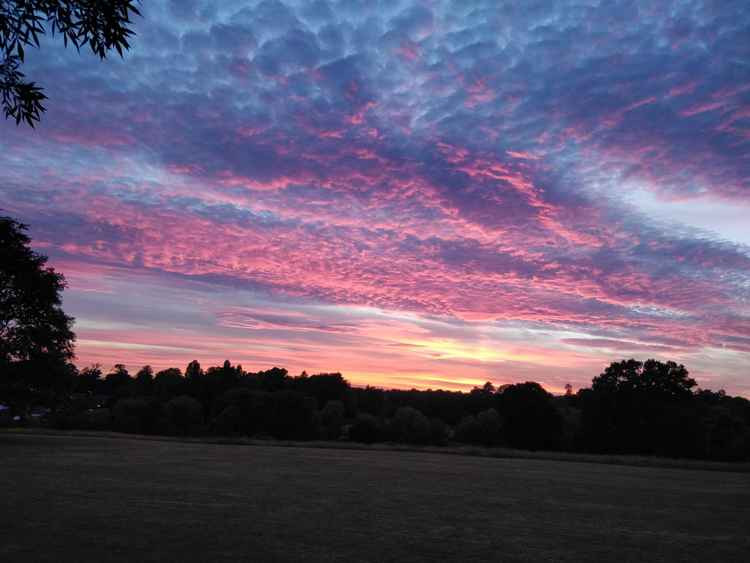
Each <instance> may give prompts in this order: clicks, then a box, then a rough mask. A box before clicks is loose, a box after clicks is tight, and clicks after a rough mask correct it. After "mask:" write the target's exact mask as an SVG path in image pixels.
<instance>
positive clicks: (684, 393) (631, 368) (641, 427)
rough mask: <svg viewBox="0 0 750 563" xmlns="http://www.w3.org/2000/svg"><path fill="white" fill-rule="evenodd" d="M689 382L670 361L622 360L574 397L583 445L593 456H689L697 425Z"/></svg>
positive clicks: (692, 383)
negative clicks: (598, 453) (578, 400)
mask: <svg viewBox="0 0 750 563" xmlns="http://www.w3.org/2000/svg"><path fill="white" fill-rule="evenodd" d="M695 386H696V382H695V380H693V379H692V378H690V377H689V374H688V371H687V369H685V367H684V366H682V365H678V364H676V363H675V362H664V363H663V362H659V361H656V360H647V361H646V362H640V361H637V360H633V359H630V360H623V361H620V362H613V363H612V364H610V365H609V366H608V367H607V368H606V369H605V370H604V372H602V373H601V374H600V375H598V376H597V377H595V378H594V379H593V381H592V386H591V389H590V390H585V391H583V392H581V393H580V397H581V405H582V426H583V433H584V436H585V443H586V445H587V447H588V448H589V449H592V450H594V451H603V452H606V451H614V452H621V453H641V454H660V455H694V452H695V451H696V450H697V448H698V447H699V444H698V443H697V439H696V436H697V435H698V434H699V426H700V424H701V422H700V420H699V418H698V416H697V414H698V413H697V410H696V409H695V407H694V397H693V393H692V389H693V387H695Z"/></svg>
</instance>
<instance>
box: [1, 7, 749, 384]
mask: <svg viewBox="0 0 750 563" xmlns="http://www.w3.org/2000/svg"><path fill="white" fill-rule="evenodd" d="M743 8H744V3H743V2H731V1H729V0H727V1H725V2H720V3H716V2H708V1H706V2H699V1H692V2H691V1H687V2H685V1H681V2H667V1H665V2H658V3H653V2H627V1H626V2H618V3H617V4H616V5H614V6H613V5H612V4H610V3H598V2H572V1H568V2H556V3H554V4H553V3H550V2H545V1H541V2H521V3H519V2H506V3H500V2H494V1H487V2H481V1H478V2H440V1H436V2H398V1H387V2H386V1H384V2H372V1H367V2H365V1H362V2H358V1H349V0H346V1H341V2H326V1H323V0H318V1H311V2H280V1H278V0H264V1H262V2H246V1H242V2H240V1H233V2H230V1H227V2H221V3H216V2H203V1H193V0H191V1H187V0H180V1H176V0H175V1H170V2H149V3H147V4H146V5H145V6H144V17H143V18H142V19H139V20H138V22H137V33H138V36H137V39H136V40H135V42H134V48H133V50H132V51H131V52H130V53H128V54H127V55H126V57H125V59H124V60H122V61H120V60H114V59H113V60H111V61H107V62H106V63H104V64H102V63H99V62H98V61H96V60H95V59H94V58H93V57H91V56H89V55H87V54H85V53H81V54H80V55H79V54H77V53H76V52H75V51H74V50H64V49H62V47H60V46H58V45H56V44H52V43H50V44H49V45H45V46H44V48H43V49H42V50H41V51H39V52H38V53H37V52H31V53H29V55H28V58H29V64H28V72H29V74H30V75H31V76H32V77H33V78H35V79H39V80H41V81H42V82H43V83H44V84H45V86H46V87H47V89H48V94H49V96H50V101H49V104H48V107H49V111H48V113H47V114H46V116H45V120H44V122H43V123H42V125H41V126H40V127H39V128H38V129H37V130H36V131H29V130H26V129H18V128H16V127H15V126H14V125H12V124H10V123H8V122H4V123H1V124H0V129H1V132H2V137H1V138H0V142H1V143H2V152H1V153H0V163H1V164H2V168H3V170H4V173H3V180H2V183H0V197H2V202H3V203H2V207H3V208H5V209H6V210H7V211H8V212H9V213H11V214H13V215H16V216H18V217H20V218H21V219H22V220H24V221H26V222H28V223H30V224H31V226H32V234H33V236H34V237H35V241H36V242H37V244H38V245H39V246H40V247H41V248H42V249H43V250H44V251H45V252H47V253H48V254H50V256H51V257H52V259H53V262H54V263H55V264H56V265H57V266H58V267H60V268H61V269H62V270H63V271H67V272H69V277H70V279H71V287H70V289H69V291H68V294H69V295H68V297H67V300H68V303H69V306H70V307H71V309H72V310H71V312H72V313H73V314H74V315H76V316H77V317H78V318H79V320H80V328H79V332H80V333H81V335H82V338H81V344H80V345H79V349H78V353H79V357H80V358H81V360H82V361H88V360H96V359H105V354H106V353H109V354H110V356H111V357H107V358H106V361H114V360H115V359H119V358H122V357H123V355H124V356H125V359H126V360H127V361H130V362H133V363H135V362H146V361H149V362H152V363H157V364H159V363H163V364H165V365H166V364H168V363H174V362H177V361H180V362H181V361H183V360H188V359H191V358H186V357H184V356H185V353H184V349H185V348H186V347H187V349H189V350H193V351H195V355H196V356H200V357H201V358H203V359H205V360H207V361H208V360H211V361H214V360H215V361H218V360H220V359H223V358H222V357H221V356H222V355H224V354H232V355H233V359H240V360H243V361H244V362H245V364H251V365H253V366H257V367H262V364H263V363H264V362H285V363H286V365H289V366H290V367H292V368H295V367H298V368H300V369H302V368H307V369H341V370H347V371H348V373H349V374H353V376H352V378H353V379H354V380H355V381H358V382H363V383H364V382H378V383H383V384H398V385H424V384H429V383H430V382H435V381H441V382H445V381H448V382H450V381H454V382H455V385H456V386H465V385H470V384H472V383H473V382H480V381H481V380H483V379H487V378H490V379H497V380H511V379H516V378H521V377H523V378H536V379H538V380H542V381H544V382H545V384H547V385H548V387H550V388H553V389H556V388H560V387H561V386H562V384H563V383H564V382H565V381H568V380H570V381H573V382H574V383H580V384H584V383H585V382H586V381H587V379H588V378H589V377H591V376H593V375H594V374H595V372H596V370H597V369H599V368H600V367H601V364H602V363H603V362H605V361H606V360H608V359H610V358H611V359H614V357H616V356H617V355H619V354H620V353H621V352H622V351H627V352H628V353H630V352H632V353H633V354H639V353H640V354H642V355H644V354H645V355H662V356H664V357H670V358H676V359H678V360H682V361H685V362H686V363H688V365H691V362H692V364H693V365H696V366H697V370H698V373H697V375H698V376H699V380H700V381H701V382H702V383H706V384H708V383H710V384H711V385H714V386H716V385H727V386H728V387H729V389H730V390H732V391H734V392H742V393H745V394H747V393H748V390H749V389H750V381H746V380H745V379H743V377H742V374H741V373H740V371H741V369H742V368H741V366H742V365H747V360H748V359H749V358H750V306H749V305H748V303H750V248H749V247H748V246H747V239H746V238H739V237H736V236H734V235H733V233H736V232H737V229H734V230H732V229H729V228H728V227H727V226H726V225H722V224H721V221H719V220H717V221H716V224H715V225H712V224H711V217H710V216H706V215H705V214H704V215H701V213H702V211H701V210H702V209H716V208H717V207H716V206H720V207H721V206H724V207H727V208H735V209H737V208H738V209H743V208H746V209H747V210H748V211H750V197H749V195H750V191H749V190H750V158H748V155H750V65H748V63H747V61H749V60H750V39H749V38H750V13H749V12H748V11H747V10H745V9H743ZM645 201H648V202H649V207H648V208H645V207H644V206H643V205H642V203H643V202H645ZM675 206H678V207H679V209H681V210H682V211H683V212H684V211H685V210H688V211H690V213H684V215H685V216H679V215H677V216H675V215H670V213H669V210H670V209H674V208H676V207H675ZM654 209H659V210H662V211H663V213H661V214H659V216H658V217H655V215H654V213H652V211H653V210H654ZM665 217H666V219H665ZM707 225H708V227H709V228H708V229H707V228H706V226H707ZM725 227H727V228H725ZM124 304H125V305H126V306H125V305H124ZM154 310H159V311H160V314H159V315H156V317H158V318H152V314H151V313H150V312H149V311H154ZM187 310H189V311H192V312H191V313H189V314H188V313H186V311H187ZM105 318H109V322H108V323H105V322H104V320H103V319H105ZM112 323H115V324H117V323H119V325H117V326H114V327H113V325H112ZM170 327H171V329H170ZM170 330H171V331H172V334H167V333H168V332H170ZM175 330H176V331H178V332H179V331H183V332H184V335H185V336H184V338H183V339H182V341H180V338H179V337H175V336H174V331H175ZM108 343H109V344H111V346H112V347H111V348H110V349H107V344H108ZM146 344H151V345H154V346H157V345H163V347H162V348H158V349H157V348H148V347H144V346H145V345H146ZM270 350H273V352H270ZM384 350H387V351H388V354H389V355H390V356H389V357H390V358H391V359H390V361H389V360H387V359H384V358H383V357H382V355H383V351H384ZM116 356H117V357H116ZM543 358H544V359H543ZM549 358H555V360H556V361H557V362H558V364H560V365H561V366H562V367H560V368H559V369H557V370H555V369H552V368H550V367H549V362H548V361H547V360H548V359H549ZM709 360H710V361H709ZM584 370H590V371H588V372H587V371H584ZM745 375H747V374H745ZM451 377H453V378H454V379H451Z"/></svg>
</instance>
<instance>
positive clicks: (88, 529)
mask: <svg viewBox="0 0 750 563" xmlns="http://www.w3.org/2000/svg"><path fill="white" fill-rule="evenodd" d="M0 477H1V478H0V561H137V560H141V561H241V560H244V561H299V560H311V561H403V560H413V561H445V560H452V561H458V560H461V561H467V560H469V561H470V560H475V561H476V560H493V561H514V560H528V561H539V560H556V561H560V560H565V561H601V560H619V561H659V560H674V561H707V560H709V561H714V562H715V561H749V560H750V537H749V535H748V534H749V530H750V524H749V523H750V475H748V474H747V473H732V472H709V471H699V470H686V469H668V468H655V467H651V468H645V467H627V466H617V465H604V464H590V463H577V462H561V461H549V460H532V459H495V458H486V457H465V456H456V455H442V454H435V453H424V452H419V453H415V452H397V451H362V450H335V449H320V448H282V447H267V446H234V445H218V444H205V443H185V442H174V441H157V440H138V439H130V438H126V437H122V438H116V439H113V438H106V437H102V438H99V437H91V436H45V435H38V434H13V433H5V434H0Z"/></svg>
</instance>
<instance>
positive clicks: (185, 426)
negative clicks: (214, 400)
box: [164, 395, 203, 436]
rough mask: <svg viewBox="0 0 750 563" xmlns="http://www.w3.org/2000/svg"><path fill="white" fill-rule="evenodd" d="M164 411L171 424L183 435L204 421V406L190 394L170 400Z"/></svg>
mask: <svg viewBox="0 0 750 563" xmlns="http://www.w3.org/2000/svg"><path fill="white" fill-rule="evenodd" d="M164 411H165V413H166V415H167V419H168V420H169V423H170V425H171V426H172V427H173V428H174V429H175V430H176V431H177V433H179V434H182V435H183V436H186V435H187V434H188V433H189V432H190V430H191V429H193V428H195V427H197V426H200V425H201V424H202V423H203V406H202V405H201V404H200V403H199V402H198V401H196V400H195V399H193V398H192V397H190V396H188V395H181V396H180V397H175V398H174V399H171V400H169V401H168V402H167V404H165V405H164Z"/></svg>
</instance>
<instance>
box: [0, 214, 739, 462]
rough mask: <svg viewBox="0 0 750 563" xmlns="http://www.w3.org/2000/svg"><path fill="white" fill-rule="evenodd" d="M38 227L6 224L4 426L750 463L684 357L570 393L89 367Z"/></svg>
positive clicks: (1, 321)
mask: <svg viewBox="0 0 750 563" xmlns="http://www.w3.org/2000/svg"><path fill="white" fill-rule="evenodd" d="M25 231H26V226H25V225H23V224H21V223H19V222H17V221H15V220H14V219H11V218H9V217H0V424H19V423H27V422H31V421H39V422H40V423H44V424H49V425H51V426H54V427H57V428H85V429H100V430H104V429H107V430H110V429H111V430H116V431H122V432H135V433H144V434H177V435H203V434H215V435H222V436H224V435H232V436H256V437H258V436H266V437H271V438H276V439H283V440H310V439H325V440H353V441H358V442H365V443H373V442H398V443H407V444H434V445H444V444H448V443H462V444H475V445H482V446H507V447H512V448H524V449H545V450H561V451H572V452H599V453H619V454H643V455H661V456H677V457H690V458H702V459H719V460H747V459H750V401H748V400H746V399H744V398H742V397H731V396H728V395H726V394H725V393H724V392H723V391H718V392H713V391H709V390H701V389H698V388H697V384H696V382H695V380H693V379H692V378H690V377H689V374H688V371H687V369H686V368H685V367H684V366H682V365H678V364H676V363H675V362H671V361H668V362H659V361H656V360H647V361H645V362H640V361H636V360H632V359H631V360H623V361H619V362H614V363H612V364H611V365H610V366H608V367H607V368H606V369H605V370H604V371H603V372H602V373H601V374H600V375H598V376H596V377H594V379H593V380H592V384H591V386H590V387H588V388H585V389H581V390H579V391H578V392H577V393H573V392H572V389H568V393H566V394H565V395H564V396H553V395H551V394H550V393H548V392H547V391H546V390H545V389H544V388H543V387H542V386H541V385H539V384H538V383H534V382H525V383H515V384H511V385H502V386H500V387H497V388H496V387H494V386H493V385H492V384H491V383H486V384H485V385H484V386H482V387H477V388H475V389H472V390H471V391H470V392H467V393H464V392H458V391H444V390H427V391H418V390H415V389H412V390H408V391H406V390H394V389H391V390H386V389H379V388H375V387H364V388H359V387H353V386H352V385H350V384H349V382H348V381H346V379H344V377H343V376H342V375H341V374H339V373H321V374H315V375H307V374H305V373H303V374H301V375H299V376H290V375H289V373H288V372H287V371H286V370H285V369H281V368H276V367H274V368H272V369H269V370H266V371H260V372H247V371H245V370H243V369H242V366H239V365H235V366H233V365H232V364H231V363H230V362H229V361H226V362H224V364H223V365H221V366H212V367H209V368H208V369H206V370H204V369H203V368H202V367H201V366H200V364H199V363H198V362H196V361H193V362H190V364H188V365H187V366H186V368H185V370H184V372H183V371H182V370H180V369H179V368H169V369H165V370H161V371H158V372H156V373H154V370H153V369H151V367H149V366H144V367H143V368H141V369H140V370H138V371H137V372H136V373H134V374H131V373H130V372H129V371H128V370H127V368H126V367H125V366H124V365H122V364H117V365H115V366H114V368H113V369H112V370H111V371H109V372H108V373H106V374H105V373H103V372H102V369H101V367H100V366H91V367H87V368H84V369H81V370H79V369H78V368H77V367H76V366H75V365H74V364H73V363H72V360H73V352H74V346H73V345H74V340H75V335H74V333H73V331H72V326H73V319H72V318H71V317H69V316H68V315H66V314H65V313H64V312H63V310H62V305H61V303H62V301H61V293H62V290H63V289H64V287H65V279H64V277H63V276H62V275H61V274H60V273H58V272H56V271H55V270H54V269H53V268H50V267H49V266H47V258H46V257H45V256H42V255H40V254H38V253H36V252H34V251H33V250H32V249H31V247H30V239H29V237H28V236H27V234H26V232H25Z"/></svg>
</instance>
